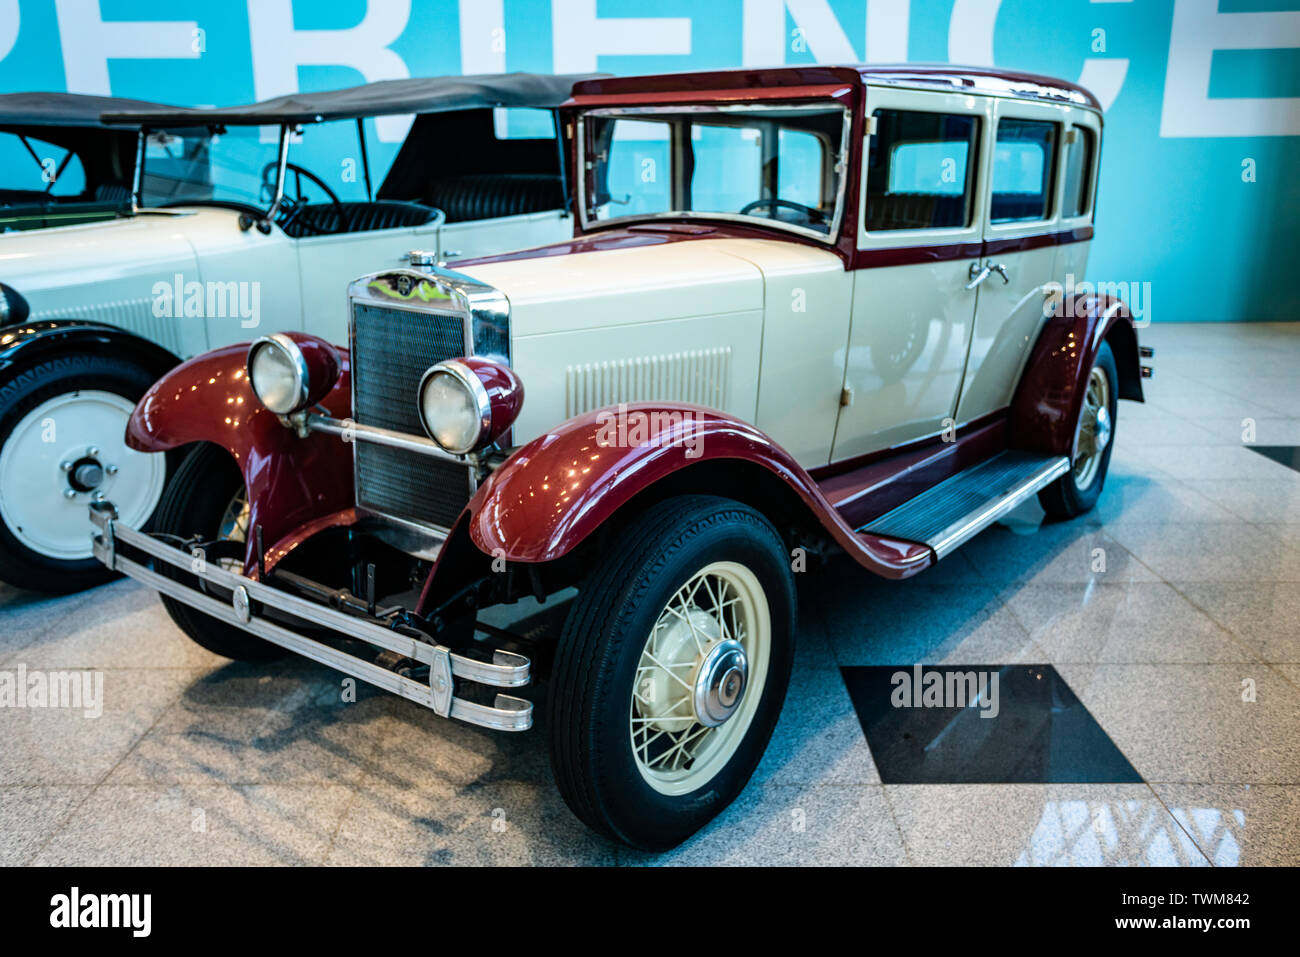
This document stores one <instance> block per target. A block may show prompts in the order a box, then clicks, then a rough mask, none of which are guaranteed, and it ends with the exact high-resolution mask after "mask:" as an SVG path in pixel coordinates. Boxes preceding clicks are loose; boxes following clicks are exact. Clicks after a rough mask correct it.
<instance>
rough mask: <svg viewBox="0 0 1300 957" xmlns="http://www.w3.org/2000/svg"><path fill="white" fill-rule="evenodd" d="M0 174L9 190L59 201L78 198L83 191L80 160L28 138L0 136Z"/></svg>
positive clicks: (53, 146)
mask: <svg viewBox="0 0 1300 957" xmlns="http://www.w3.org/2000/svg"><path fill="white" fill-rule="evenodd" d="M0 171H3V173H4V183H5V185H6V187H8V188H9V189H11V190H21V191H23V192H32V193H46V194H48V195H50V196H61V197H71V196H80V195H81V194H82V193H84V192H85V191H86V173H85V171H84V170H83V169H82V168H81V157H79V156H78V155H77V154H76V153H73V152H71V151H70V150H68V149H67V148H65V147H62V146H55V145H54V144H53V143H46V142H45V141H44V140H38V139H33V138H32V137H30V136H27V137H20V136H18V135H17V134H14V133H2V134H0Z"/></svg>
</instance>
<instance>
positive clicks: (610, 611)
mask: <svg viewBox="0 0 1300 957" xmlns="http://www.w3.org/2000/svg"><path fill="white" fill-rule="evenodd" d="M603 554H604V555H605V556H608V557H607V558H605V559H604V560H603V561H602V563H601V564H600V565H599V566H598V567H597V568H596V570H595V571H593V572H592V574H591V575H590V576H589V577H588V579H587V581H586V582H585V583H584V584H583V585H582V586H581V588H580V591H579V595H578V597H577V598H576V599H575V600H574V603H573V607H572V608H571V609H570V612H569V616H568V620H567V622H566V623H565V627H564V632H563V634H562V636H561V638H560V643H559V647H558V648H557V650H556V660H555V669H554V673H553V676H552V687H551V689H550V692H549V695H548V699H547V725H548V733H549V737H550V753H551V766H552V769H553V771H554V773H555V778H556V782H557V784H558V785H559V788H560V793H561V794H562V795H563V797H564V799H565V801H566V802H567V803H568V805H569V807H570V808H571V809H572V810H573V811H574V813H575V814H577V816H578V817H579V818H581V819H582V820H583V821H584V822H586V823H587V824H588V825H589V826H590V827H592V828H593V829H595V830H597V831H599V832H601V833H603V834H605V835H606V836H608V837H612V838H614V839H616V840H620V841H622V842H624V843H626V844H630V845H632V846H633V847H639V848H643V849H646V850H666V849H667V848H670V847H674V846H676V845H677V844H680V843H681V842H682V841H684V840H685V839H686V838H687V837H689V836H690V835H691V834H693V833H694V832H695V831H697V830H699V828H701V827H703V826H704V824H706V823H707V822H708V821H709V820H710V819H712V818H713V817H714V816H715V815H716V814H718V813H719V812H720V811H721V810H723V809H724V808H725V807H726V806H727V805H728V804H730V803H731V801H732V800H733V799H734V798H735V797H736V796H737V795H738V794H739V793H740V792H741V790H742V789H743V788H744V787H745V784H746V782H748V780H749V778H750V775H751V774H753V772H754V768H755V767H757V765H758V762H759V759H760V758H761V757H762V756H763V751H764V749H765V748H766V747H767V742H768V739H769V738H770V737H771V734H772V729H773V727H774V726H775V725H776V720H777V717H778V715H779V714H780V711H781V704H782V702H783V701H784V699H785V692H786V686H787V684H788V683H789V678H790V663H791V658H792V652H793V632H794V621H795V592H794V581H793V577H792V575H791V573H790V569H789V565H788V558H787V555H786V552H785V548H784V546H783V544H782V542H781V538H780V536H779V535H778V534H777V532H776V530H775V529H774V528H773V527H772V525H771V524H770V523H769V522H768V521H767V520H766V519H765V518H763V517H762V516H761V515H759V514H758V513H757V512H755V511H753V510H752V509H750V508H748V507H747V506H744V505H741V504H739V503H737V502H733V501H729V500H727V499H721V498H713V497H706V496H696V495H692V496H683V497H681V498H674V499H669V500H667V501H665V502H662V503H660V504H658V505H656V506H654V507H652V508H651V509H649V510H648V511H647V512H646V514H645V515H643V516H642V517H641V518H640V519H639V520H637V521H636V522H634V523H633V524H632V525H630V526H629V527H628V528H627V529H625V530H624V531H623V532H622V533H621V534H620V535H619V536H618V537H617V539H616V540H615V541H614V542H613V543H612V544H611V546H610V547H609V548H608V549H607V550H605V551H604V553H603Z"/></svg>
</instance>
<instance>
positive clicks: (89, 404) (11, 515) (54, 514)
mask: <svg viewBox="0 0 1300 957" xmlns="http://www.w3.org/2000/svg"><path fill="white" fill-rule="evenodd" d="M134 408H135V403H134V402H132V401H131V400H130V399H127V398H124V397H122V396H120V395H117V394H116V393H113V392H101V391H95V390H85V391H81V392H68V393H64V394H63V395H58V396H55V397H54V398H52V399H48V400H47V401H45V402H42V403H41V404H40V405H38V406H37V407H36V408H34V409H32V410H31V411H30V412H28V413H27V414H26V415H25V416H23V418H22V419H21V420H19V422H18V424H17V425H16V426H15V427H14V429H13V431H12V432H10V433H9V436H8V437H7V439H6V440H5V443H4V447H3V449H0V519H3V520H4V523H5V525H6V526H7V527H8V529H9V532H10V534H12V535H13V536H14V538H16V539H18V541H19V542H20V543H22V544H23V545H25V546H26V547H27V548H30V549H31V550H32V551H34V552H38V553H39V554H41V555H45V556H47V557H49V558H54V559H58V560H61V561H76V560H78V559H83V558H90V557H91V555H92V552H91V548H90V532H91V525H90V518H89V513H88V511H87V507H88V506H89V504H90V502H91V501H92V500H93V499H94V497H95V496H96V495H97V494H100V495H103V497H104V498H105V499H107V500H108V501H110V502H112V503H113V504H114V505H115V506H117V514H118V517H119V518H121V520H122V521H123V522H125V523H126V524H128V525H131V526H133V527H136V528H138V527H139V526H140V525H142V524H143V523H144V522H145V521H146V520H147V519H148V518H149V516H151V515H152V514H153V512H154V509H155V508H157V506H158V499H159V498H160V497H161V496H162V493H163V486H164V484H165V483H166V479H167V462H166V459H165V457H164V456H163V455H161V454H157V453H145V452H136V451H134V450H133V449H129V448H127V447H126V438H125V437H126V423H127V419H128V418H129V417H130V415H131V410H132V409H134Z"/></svg>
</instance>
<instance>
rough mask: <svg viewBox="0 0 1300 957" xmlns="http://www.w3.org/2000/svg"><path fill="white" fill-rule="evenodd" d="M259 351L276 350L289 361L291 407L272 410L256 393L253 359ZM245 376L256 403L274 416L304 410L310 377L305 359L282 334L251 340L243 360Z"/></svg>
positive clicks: (294, 345) (308, 392) (288, 338)
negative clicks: (290, 368) (291, 375)
mask: <svg viewBox="0 0 1300 957" xmlns="http://www.w3.org/2000/svg"><path fill="white" fill-rule="evenodd" d="M261 349H278V350H279V351H280V352H281V353H283V354H284V356H285V358H287V359H288V360H289V365H290V366H291V367H292V369H293V378H294V381H293V394H294V401H293V405H292V406H291V407H289V408H287V409H273V408H271V406H270V405H267V402H266V400H265V399H264V398H262V394H261V393H260V392H258V391H257V381H256V380H255V379H254V378H253V359H254V357H255V356H256V355H257V353H258V351H259V350H261ZM244 369H245V374H246V375H247V376H248V384H249V387H250V388H252V390H253V395H255V396H257V401H258V402H261V403H262V405H263V407H265V408H266V409H267V410H269V411H271V412H274V413H275V414H276V415H292V414H293V413H295V412H299V411H301V410H302V409H305V408H306V407H307V405H308V400H309V397H310V395H311V375H310V373H309V372H308V371H307V357H306V356H305V355H303V351H302V349H300V348H299V347H298V343H296V342H294V341H293V339H291V338H290V337H289V336H287V335H285V334H284V333H283V332H277V333H275V334H274V335H270V336H260V337H258V338H257V339H254V340H253V344H252V345H251V346H249V347H248V355H247V357H246V358H245V360H244Z"/></svg>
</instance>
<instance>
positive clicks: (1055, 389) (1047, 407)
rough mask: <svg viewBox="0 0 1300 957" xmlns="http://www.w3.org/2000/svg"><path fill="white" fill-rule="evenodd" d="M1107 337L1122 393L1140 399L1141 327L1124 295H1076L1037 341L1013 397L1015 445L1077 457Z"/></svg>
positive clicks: (1011, 427)
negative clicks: (1082, 419) (1089, 390)
mask: <svg viewBox="0 0 1300 957" xmlns="http://www.w3.org/2000/svg"><path fill="white" fill-rule="evenodd" d="M1103 342H1109V343H1110V347H1111V352H1112V353H1113V354H1114V356H1115V367H1116V369H1117V371H1118V372H1119V383H1118V385H1119V390H1118V391H1119V398H1121V399H1133V400H1135V401H1138V402H1141V401H1142V369H1141V365H1140V362H1139V358H1138V357H1139V352H1138V341H1137V329H1136V327H1135V325H1134V322H1133V317H1132V315H1131V313H1130V312H1129V309H1128V306H1126V305H1125V304H1124V303H1123V301H1122V300H1119V299H1116V298H1114V297H1112V296H1091V295H1084V296H1076V297H1075V298H1073V299H1071V300H1067V301H1066V302H1064V303H1062V304H1061V305H1059V306H1058V307H1057V310H1056V313H1055V314H1054V315H1053V316H1052V318H1050V319H1049V320H1048V321H1047V322H1046V324H1045V325H1044V326H1043V329H1042V331H1041V332H1040V333H1039V335H1038V341H1037V342H1035V343H1034V348H1033V351H1032V352H1031V353H1030V356H1029V361H1028V363H1026V365H1025V371H1024V373H1023V375H1021V377H1020V384H1019V385H1018V386H1017V387H1016V394H1015V396H1014V397H1013V398H1012V400H1011V410H1010V415H1009V424H1010V443H1011V446H1012V448H1018V449H1024V450H1026V451H1032V452H1042V453H1043V454H1047V455H1066V456H1070V457H1071V458H1073V457H1074V428H1075V424H1076V423H1077V422H1078V420H1079V408H1080V404H1081V403H1082V402H1083V395H1084V392H1085V391H1086V387H1087V382H1088V375H1089V373H1091V371H1092V366H1093V363H1095V362H1096V361H1097V353H1098V352H1100V351H1101V346H1102V343H1103Z"/></svg>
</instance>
